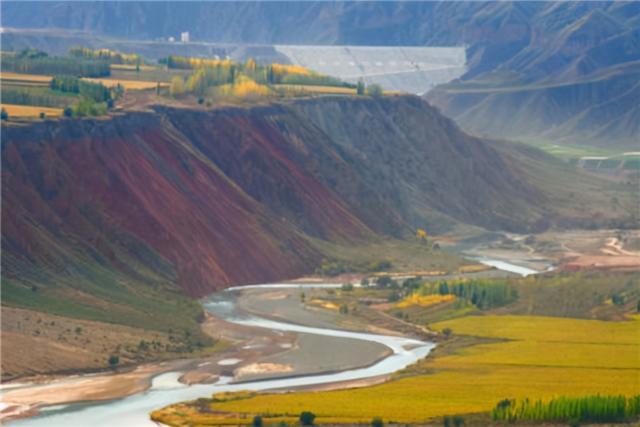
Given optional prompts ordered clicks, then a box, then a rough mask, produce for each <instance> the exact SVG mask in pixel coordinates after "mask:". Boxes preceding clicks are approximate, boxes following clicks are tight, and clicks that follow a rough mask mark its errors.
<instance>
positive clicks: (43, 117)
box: [39, 111, 47, 120]
mask: <svg viewBox="0 0 640 427" xmlns="http://www.w3.org/2000/svg"><path fill="white" fill-rule="evenodd" d="M39 116H40V118H41V119H43V120H44V119H45V118H46V117H47V115H46V114H45V113H44V111H40V114H39Z"/></svg>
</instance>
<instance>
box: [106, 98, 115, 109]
mask: <svg viewBox="0 0 640 427" xmlns="http://www.w3.org/2000/svg"><path fill="white" fill-rule="evenodd" d="M113 105H114V103H113V99H107V109H109V110H111V109H112V108H113Z"/></svg>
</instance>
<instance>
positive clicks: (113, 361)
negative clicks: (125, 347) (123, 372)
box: [109, 354, 120, 368]
mask: <svg viewBox="0 0 640 427" xmlns="http://www.w3.org/2000/svg"><path fill="white" fill-rule="evenodd" d="M118 363H120V358H119V357H118V356H116V355H115V354H112V355H111V356H109V366H111V367H112V368H114V367H115V366H116V365H118Z"/></svg>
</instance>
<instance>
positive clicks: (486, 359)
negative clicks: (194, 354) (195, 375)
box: [157, 316, 640, 425]
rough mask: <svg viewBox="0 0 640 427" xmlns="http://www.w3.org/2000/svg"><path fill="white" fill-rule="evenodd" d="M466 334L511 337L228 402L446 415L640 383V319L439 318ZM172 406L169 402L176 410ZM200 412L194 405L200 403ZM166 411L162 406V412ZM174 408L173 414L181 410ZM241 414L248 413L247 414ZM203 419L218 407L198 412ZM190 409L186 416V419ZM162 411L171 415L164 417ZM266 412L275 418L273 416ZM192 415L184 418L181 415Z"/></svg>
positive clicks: (613, 391) (398, 415)
mask: <svg viewBox="0 0 640 427" xmlns="http://www.w3.org/2000/svg"><path fill="white" fill-rule="evenodd" d="M434 327H435V328H437V329H443V328H451V329H452V330H453V331H454V332H453V333H454V336H455V335H460V334H469V335H477V336H483V337H493V338H502V339H508V340H505V341H499V342H493V343H489V344H480V345H475V346H471V347H466V348H463V349H462V350H458V351H456V352H454V353H452V354H445V355H442V356H437V357H433V358H427V359H425V360H424V361H422V362H420V365H421V366H420V367H421V368H425V369H427V370H428V371H430V372H432V373H430V374H428V375H420V376H414V377H408V378H403V379H399V380H396V381H391V382H388V383H385V384H381V385H377V386H373V387H366V388H360V389H351V390H340V391H331V392H303V393H288V394H264V395H258V396H256V397H253V398H250V399H245V400H237V401H231V402H224V403H214V404H213V408H214V409H215V410H216V411H228V414H227V416H230V415H231V414H233V416H234V417H238V416H239V417H240V418H239V419H238V421H240V422H241V423H249V422H250V421H251V416H252V414H256V413H262V414H269V413H271V414H279V416H296V414H299V413H300V412H302V411H305V410H308V411H313V412H314V413H315V414H316V415H317V416H318V418H317V419H316V421H317V422H318V423H325V424H328V423H367V422H369V421H370V420H371V418H372V417H374V416H380V417H382V418H383V419H384V420H385V421H387V422H392V421H395V422H399V423H412V422H424V420H426V419H429V418H434V417H438V416H443V415H452V414H466V413H477V412H484V411H489V410H491V409H492V408H493V407H494V406H495V405H496V403H497V402H498V401H500V400H502V399H505V398H509V399H513V398H516V399H525V398H530V399H551V398H554V397H558V396H585V395H595V394H603V395H619V394H623V395H627V396H632V395H635V394H637V393H638V390H640V340H639V339H638V333H640V332H639V328H640V322H638V321H628V322H604V321H594V320H579V319H567V318H551V317H535V316H481V317H478V316H476V317H464V318H459V319H455V320H450V321H445V322H441V323H437V324H435V325H434ZM172 408H173V407H169V408H168V409H166V410H167V411H173V409H172ZM196 412H197V411H196ZM163 413H164V412H163V411H158V412H157V414H159V415H160V416H161V415H162V414H163ZM174 415H175V414H174ZM243 415H244V417H246V418H243ZM198 417H205V419H204V420H203V419H201V418H199V420H200V421H203V424H204V423H205V422H209V420H212V419H217V420H216V421H215V422H216V423H219V422H221V415H212V414H203V413H198ZM189 418H190V416H189V415H188V414H186V413H185V416H184V417H183V419H187V420H188V419H189ZM165 421H171V425H180V424H174V423H173V420H171V419H169V418H167V419H165ZM265 421H266V422H267V423H269V420H268V418H265ZM184 425H186V424H184Z"/></svg>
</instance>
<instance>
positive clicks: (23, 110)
mask: <svg viewBox="0 0 640 427" xmlns="http://www.w3.org/2000/svg"><path fill="white" fill-rule="evenodd" d="M2 108H3V109H5V110H6V111H7V113H8V114H9V117H38V116H39V115H40V113H45V114H46V115H47V117H59V116H61V115H62V108H50V107H36V106H33V105H14V104H2Z"/></svg>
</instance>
